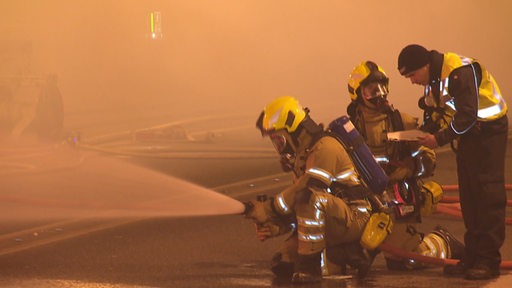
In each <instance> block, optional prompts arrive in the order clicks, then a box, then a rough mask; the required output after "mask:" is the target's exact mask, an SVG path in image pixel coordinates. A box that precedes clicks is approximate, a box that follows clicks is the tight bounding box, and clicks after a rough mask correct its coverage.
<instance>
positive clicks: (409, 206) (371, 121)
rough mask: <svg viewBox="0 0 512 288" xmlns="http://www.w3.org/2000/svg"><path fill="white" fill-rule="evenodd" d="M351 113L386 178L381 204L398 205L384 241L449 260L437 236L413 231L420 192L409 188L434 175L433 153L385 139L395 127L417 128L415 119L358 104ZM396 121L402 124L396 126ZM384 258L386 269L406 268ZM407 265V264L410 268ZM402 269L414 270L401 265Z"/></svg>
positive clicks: (446, 251)
mask: <svg viewBox="0 0 512 288" xmlns="http://www.w3.org/2000/svg"><path fill="white" fill-rule="evenodd" d="M352 105H355V103H354V104H352ZM353 111H355V113H353V114H352V115H350V116H351V121H352V122H353V123H354V125H355V127H356V128H357V129H358V131H359V132H360V133H361V135H362V136H363V138H364V139H365V142H366V144H367V145H368V147H369V148H370V150H371V151H372V153H373V154H374V156H375V158H376V159H377V160H378V161H379V164H381V166H382V167H383V168H384V170H385V171H386V174H388V176H389V180H390V182H389V185H388V188H387V189H386V192H385V196H384V198H386V197H389V198H388V199H383V202H387V203H392V202H393V203H397V202H399V203H398V204H396V205H395V209H394V212H395V213H393V214H392V219H393V222H394V226H393V231H392V233H391V234H390V235H389V236H388V237H387V238H386V240H385V241H386V242H387V243H390V244H392V245H393V246H396V247H399V248H402V249H405V250H407V251H414V252H417V253H420V254H423V255H427V256H433V257H450V250H449V247H448V243H446V242H445V241H443V239H442V238H440V237H439V235H438V234H435V233H430V234H428V235H426V236H424V237H423V236H422V235H423V234H422V233H419V232H418V231H417V229H416V226H417V223H419V222H420V221H421V215H420V211H419V210H420V209H419V207H420V203H419V201H420V199H417V198H419V197H417V196H418V195H419V193H416V194H415V193H414V191H413V190H412V189H418V192H419V189H420V187H421V186H422V183H421V178H426V177H429V176H431V175H432V174H433V171H434V168H435V163H436V156H435V153H434V151H433V150H432V149H429V148H426V147H423V146H419V145H418V144H416V142H391V141H388V140H387V135H386V132H393V131H397V130H398V129H397V128H398V127H395V126H400V125H401V126H403V127H402V128H403V130H409V129H417V128H418V124H417V119H416V118H414V117H412V116H410V115H408V114H406V113H401V112H398V111H397V110H390V111H389V112H388V113H384V112H381V111H379V110H377V109H372V108H371V107H368V106H366V105H360V104H359V105H357V107H356V109H354V110H353ZM393 113H394V114H393ZM397 113H399V115H396V114H397ZM392 117H395V118H396V117H398V120H392ZM396 121H401V122H402V123H401V124H400V123H398V124H395V123H396ZM407 188H409V189H407ZM407 190H409V191H407ZM408 193H409V194H408ZM404 194H405V195H404ZM398 200H401V201H402V202H403V203H400V201H398ZM385 257H386V260H388V267H389V268H392V269H393V268H396V269H402V268H401V267H396V266H397V265H399V266H403V265H405V262H404V263H398V264H397V263H394V261H393V260H399V259H394V258H393V257H392V256H391V255H387V254H386V255H385ZM400 262H401V261H400ZM393 263H394V264H393ZM402 264H403V265H402ZM410 264H411V263H407V265H409V266H410ZM413 266H414V265H413ZM403 268H414V267H406V266H404V267H403Z"/></svg>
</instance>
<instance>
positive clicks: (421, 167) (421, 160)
mask: <svg viewBox="0 0 512 288" xmlns="http://www.w3.org/2000/svg"><path fill="white" fill-rule="evenodd" d="M422 158H423V157H422V156H420V157H418V162H419V164H420V169H418V173H416V176H421V175H423V174H424V173H425V165H424V164H423V159H422Z"/></svg>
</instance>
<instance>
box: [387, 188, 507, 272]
mask: <svg viewBox="0 0 512 288" xmlns="http://www.w3.org/2000/svg"><path fill="white" fill-rule="evenodd" d="M442 188H443V190H444V191H458V185H442ZM505 189H506V190H512V184H506V185H505ZM458 202H459V198H458V197H447V196H444V197H443V199H442V200H441V203H445V204H438V206H437V212H438V213H443V214H448V215H451V216H457V217H462V213H461V211H460V207H458V205H455V203H458ZM507 207H512V201H510V200H509V201H507ZM505 223H506V224H507V225H510V224H512V219H511V218H506V219H505ZM378 249H379V250H381V251H382V252H387V253H389V254H392V255H394V256H397V257H400V258H403V259H411V260H414V261H418V262H422V263H426V264H431V265H435V266H445V265H455V264H456V263H457V262H458V261H459V260H457V259H443V258H437V257H430V256H425V255H422V254H419V253H415V252H411V251H407V250H404V249H401V248H398V247H396V246H393V245H391V244H389V243H382V244H380V245H379V248H378ZM500 268H501V269H512V261H510V260H508V261H501V264H500Z"/></svg>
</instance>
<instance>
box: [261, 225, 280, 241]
mask: <svg viewBox="0 0 512 288" xmlns="http://www.w3.org/2000/svg"><path fill="white" fill-rule="evenodd" d="M255 226H256V237H257V238H258V239H259V240H260V241H265V240H266V239H267V238H271V237H274V236H277V235H279V226H277V225H275V224H273V223H271V222H267V223H264V224H257V223H255Z"/></svg>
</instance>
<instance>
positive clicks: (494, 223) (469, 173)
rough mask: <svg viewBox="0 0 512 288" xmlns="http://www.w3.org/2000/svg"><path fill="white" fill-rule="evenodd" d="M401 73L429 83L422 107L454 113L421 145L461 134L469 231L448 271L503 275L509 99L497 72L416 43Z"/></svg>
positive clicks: (404, 54)
mask: <svg viewBox="0 0 512 288" xmlns="http://www.w3.org/2000/svg"><path fill="white" fill-rule="evenodd" d="M398 70H399V72H400V74H401V75H402V76H404V77H406V78H408V79H410V81H411V83H412V84H417V85H421V86H424V87H425V93H424V97H423V98H422V100H421V101H422V102H423V103H421V105H420V106H423V107H432V108H434V109H438V110H439V109H441V110H443V111H445V112H446V114H447V115H451V119H450V122H449V124H448V125H446V126H445V127H444V128H439V130H437V131H435V130H434V131H432V130H431V131H429V132H430V133H431V134H428V135H427V136H425V137H422V138H420V139H419V144H421V145H424V146H426V147H429V148H432V149H434V148H437V147H439V146H443V145H445V144H447V143H450V142H452V141H453V140H454V139H456V138H458V145H457V152H456V154H457V157H456V159H457V174H458V180H459V193H460V202H461V208H462V214H463V219H464V224H465V227H466V232H465V235H464V242H465V247H466V249H465V256H464V257H463V259H462V260H461V261H460V262H458V263H457V265H455V266H447V267H445V269H444V272H445V274H448V275H465V277H466V279H490V278H495V277H498V276H499V274H500V270H499V266H500V263H501V253H500V249H501V246H502V245H503V243H504V240H505V209H506V192H505V181H504V179H505V172H504V171H505V150H506V144H507V134H508V119H507V115H506V114H507V104H506V103H505V100H504V99H503V97H502V96H501V92H500V90H499V88H498V85H497V83H496V81H495V80H494V78H493V77H492V75H491V74H490V73H489V72H488V71H487V70H486V69H485V67H483V66H482V65H481V64H480V62H478V61H477V60H475V59H472V58H468V57H464V56H461V55H458V54H456V53H451V52H448V53H440V52H438V51H436V50H427V49H426V48H425V47H423V46H420V45H416V44H411V45H408V46H406V47H404V48H403V49H402V51H401V52H400V55H399V56H398Z"/></svg>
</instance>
